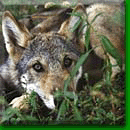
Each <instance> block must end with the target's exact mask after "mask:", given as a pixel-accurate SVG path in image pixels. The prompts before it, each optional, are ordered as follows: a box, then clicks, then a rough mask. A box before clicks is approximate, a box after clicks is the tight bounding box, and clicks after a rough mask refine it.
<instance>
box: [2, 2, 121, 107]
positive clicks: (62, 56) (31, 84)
mask: <svg viewBox="0 0 130 130" xmlns="http://www.w3.org/2000/svg"><path fill="white" fill-rule="evenodd" d="M99 7H101V8H99ZM108 7H111V6H104V5H102V4H97V5H94V6H92V7H89V8H88V9H87V12H88V13H89V15H88V16H89V17H88V18H89V20H90V21H91V19H93V17H94V16H95V15H96V10H98V9H99V11H107V10H106V9H105V8H108ZM113 10H114V8H112V9H110V10H109V11H110V12H111V13H113V12H112V11H113ZM74 12H79V13H82V14H83V17H85V16H86V9H85V8H84V6H83V5H82V4H78V5H77V6H76V7H75V9H74ZM111 13H110V15H112V14H111ZM106 15H108V13H107V14H106ZM105 17H106V16H105V15H103V16H99V17H98V18H97V19H96V20H95V22H94V25H93V26H94V27H96V29H97V30H100V32H103V34H107V36H109V38H110V40H111V39H112V42H113V44H114V45H115V46H116V47H117V48H118V49H119V50H120V52H121V53H122V51H123V49H122V47H121V46H122V43H121V41H120V39H121V36H120V35H118V32H117V31H116V32H114V30H113V29H116V27H112V28H110V29H111V30H109V27H107V26H105V23H106V22H107V21H106V20H105ZM78 20H79V17H78V16H70V18H68V19H67V20H66V21H65V22H63V24H62V25H61V27H60V29H59V31H58V32H47V33H45V32H39V33H37V35H35V36H33V35H32V34H31V33H30V32H29V31H28V29H27V28H26V27H25V26H24V25H23V24H21V23H19V22H18V21H17V20H16V19H15V18H14V17H13V16H12V14H11V13H10V12H9V11H6V12H5V13H4V15H3V19H2V31H3V36H4V39H5V45H6V50H7V52H8V54H9V58H8V60H7V62H6V64H4V65H2V66H1V68H0V72H1V76H2V79H3V80H4V81H5V84H6V85H7V86H8V88H9V87H10V86H13V87H15V88H18V89H19V88H21V87H22V88H24V89H25V90H26V92H27V93H28V94H30V93H31V92H32V91H35V92H36V93H37V94H38V95H39V96H40V98H41V99H42V100H43V102H44V103H45V105H46V106H47V107H48V108H49V109H54V108H55V104H54V95H53V94H54V92H55V91H56V90H57V89H63V87H64V81H65V80H66V79H67V78H68V76H69V75H70V72H71V70H72V68H73V67H74V66H75V64H76V62H77V60H78V59H79V57H80V55H81V53H84V51H85V46H84V44H85V43H84V33H85V29H86V28H85V29H83V30H82V31H81V28H82V24H83V23H82V22H81V23H80V26H79V27H78V28H77V29H76V30H75V31H72V29H73V28H74V25H75V23H76V22H77V21H78ZM104 20H105V21H104ZM103 23H104V25H103ZM42 27H43V28H44V26H42ZM117 28H118V27H117ZM79 30H80V34H79V33H78V32H79ZM107 30H108V31H107ZM90 40H91V46H92V47H94V46H95V44H97V45H98V44H100V43H99V41H98V40H97V39H96V37H95V35H94V33H93V32H92V35H91V39H90ZM95 52H96V54H97V55H98V56H100V57H101V58H104V52H103V48H101V47H99V48H97V49H96V50H95ZM112 60H113V58H112ZM114 61H115V60H114ZM114 70H115V69H113V71H114ZM82 73H83V68H82V66H81V67H80V68H79V70H78V72H77V74H76V75H75V77H74V78H73V80H72V81H71V83H70V85H69V90H71V91H76V85H77V82H78V80H79V78H80V77H81V76H82ZM114 73H115V72H114ZM28 94H24V93H23V94H22V95H21V94H19V97H16V98H14V99H13V100H12V101H11V103H10V104H12V107H17V108H20V109H22V108H25V106H23V104H22V101H23V99H24V98H26V97H27V96H28Z"/></svg>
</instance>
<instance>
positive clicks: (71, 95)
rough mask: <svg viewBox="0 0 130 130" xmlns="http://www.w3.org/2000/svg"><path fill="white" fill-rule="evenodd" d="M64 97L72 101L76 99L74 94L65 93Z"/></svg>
mask: <svg viewBox="0 0 130 130" xmlns="http://www.w3.org/2000/svg"><path fill="white" fill-rule="evenodd" d="M64 96H66V97H67V98H70V99H74V96H75V95H74V92H69V91H65V93H64Z"/></svg>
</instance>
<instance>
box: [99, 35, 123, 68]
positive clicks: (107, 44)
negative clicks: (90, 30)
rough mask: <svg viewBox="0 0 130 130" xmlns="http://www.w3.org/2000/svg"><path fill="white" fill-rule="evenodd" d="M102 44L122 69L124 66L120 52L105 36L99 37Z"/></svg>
mask: <svg viewBox="0 0 130 130" xmlns="http://www.w3.org/2000/svg"><path fill="white" fill-rule="evenodd" d="M99 37H100V39H101V42H102V44H103V46H104V48H105V50H106V52H108V53H109V54H110V55H111V56H112V57H113V58H115V59H116V61H117V64H118V65H119V66H120V67H121V65H122V58H121V55H120V53H119V52H118V50H117V49H116V48H115V47H114V46H113V44H112V43H111V41H110V40H109V39H108V38H107V37H106V36H104V35H99Z"/></svg>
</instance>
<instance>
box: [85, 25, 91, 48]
mask: <svg viewBox="0 0 130 130" xmlns="http://www.w3.org/2000/svg"><path fill="white" fill-rule="evenodd" d="M89 43H90V26H89V27H88V29H87V31H86V33H85V46H86V50H88V47H89Z"/></svg>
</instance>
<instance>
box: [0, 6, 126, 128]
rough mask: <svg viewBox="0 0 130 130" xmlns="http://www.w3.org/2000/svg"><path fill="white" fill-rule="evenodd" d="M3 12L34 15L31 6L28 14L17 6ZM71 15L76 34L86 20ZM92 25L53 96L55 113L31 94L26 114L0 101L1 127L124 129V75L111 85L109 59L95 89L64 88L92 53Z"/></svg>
mask: <svg viewBox="0 0 130 130" xmlns="http://www.w3.org/2000/svg"><path fill="white" fill-rule="evenodd" d="M6 9H8V10H11V11H12V12H13V13H14V15H15V16H17V18H22V17H24V15H26V14H31V13H34V12H35V11H36V10H35V9H34V8H33V7H32V6H31V7H30V12H27V13H23V12H20V7H19V6H18V7H16V6H14V7H13V6H10V7H9V6H8V7H6ZM21 15H22V17H21ZM72 15H76V16H79V17H80V19H79V21H78V22H77V23H76V24H75V26H74V28H73V30H72V31H75V30H76V29H77V28H78V27H79V25H80V22H83V23H85V21H84V20H87V18H86V19H85V18H82V16H81V14H72ZM99 15H101V13H100V14H98V15H97V16H96V17H98V16H99ZM96 17H95V18H94V19H93V20H92V22H94V20H95V19H96ZM91 24H92V23H88V25H89V27H88V30H87V31H86V34H85V43H86V52H85V53H84V54H83V55H81V57H80V59H79V60H78V61H77V64H76V66H75V68H74V69H73V70H72V72H71V75H70V77H69V78H68V79H67V80H66V82H65V87H64V90H63V91H60V90H59V91H56V92H55V94H54V96H55V99H56V102H57V103H56V108H55V110H48V109H47V108H46V107H45V106H44V104H43V102H42V101H41V100H40V99H39V97H38V96H37V94H36V93H35V92H32V94H31V95H30V97H29V98H28V99H27V102H28V104H29V109H28V111H19V110H18V109H16V108H15V109H14V108H12V107H10V106H9V105H8V104H7V102H6V101H5V99H4V98H3V97H2V98H1V100H2V104H4V105H5V107H6V109H5V111H4V112H3V113H2V115H3V117H2V120H1V124H3V125H7V124H14V125H18V124H20V125H21V124H29V125H35V124H44V125H45V124H48V125H49V124H79V125H80V124H82V125H102V124H105V125H113V126H115V125H120V126H124V125H125V96H124V95H125V90H124V85H125V84H124V77H123V76H124V74H122V75H121V74H120V75H118V76H117V77H116V80H115V82H114V83H112V82H111V69H112V65H111V63H110V59H109V57H108V58H107V60H106V62H105V63H104V78H103V79H101V80H100V81H99V82H97V83H96V84H94V86H90V85H89V84H86V85H85V86H84V88H83V89H82V90H81V91H79V92H77V93H74V92H69V91H67V87H68V85H69V83H70V82H71V80H72V79H73V77H74V76H75V74H76V72H77V70H78V69H79V67H80V65H82V64H83V63H84V61H85V60H86V59H87V57H88V55H89V53H90V52H91V51H92V50H89V48H88V46H89V41H90V28H91ZM85 26H86V25H83V28H84V27H85ZM98 36H99V38H100V40H101V43H102V45H103V47H104V50H105V51H106V54H108V53H109V54H111V55H112V56H113V57H114V58H115V59H116V60H117V63H118V64H119V65H120V64H121V62H122V61H121V58H120V56H119V55H118V52H117V50H116V49H115V48H114V47H113V45H112V43H111V42H110V41H109V39H108V38H107V37H106V36H103V35H98ZM113 52H114V53H113ZM85 75H87V74H85ZM85 75H84V78H85V80H88V77H87V76H85Z"/></svg>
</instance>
